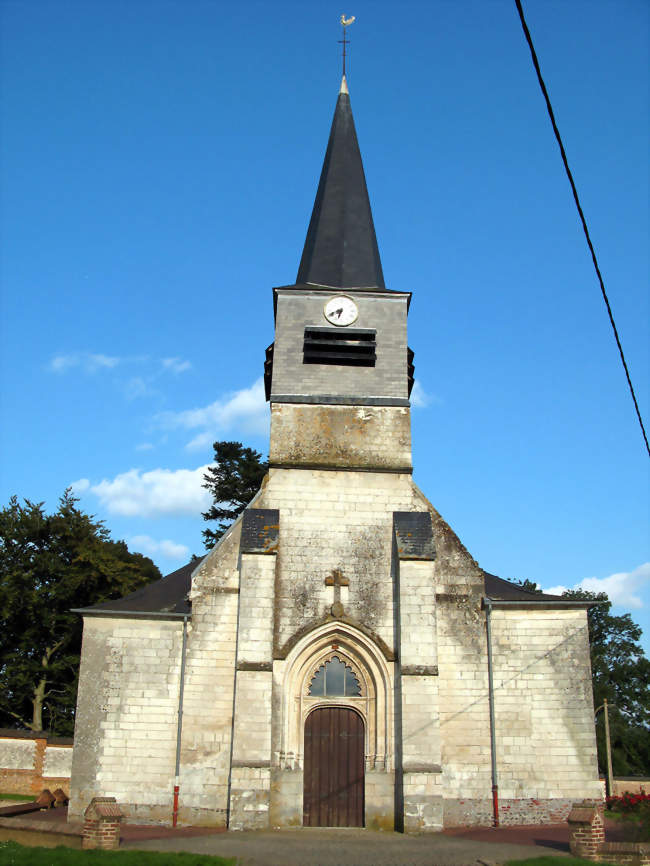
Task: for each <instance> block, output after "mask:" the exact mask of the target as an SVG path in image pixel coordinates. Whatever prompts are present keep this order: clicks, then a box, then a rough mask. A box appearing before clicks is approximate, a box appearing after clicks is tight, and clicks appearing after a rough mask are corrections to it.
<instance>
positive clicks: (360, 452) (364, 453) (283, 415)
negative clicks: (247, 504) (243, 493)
mask: <svg viewBox="0 0 650 866" xmlns="http://www.w3.org/2000/svg"><path fill="white" fill-rule="evenodd" d="M269 460H270V462H271V465H272V466H276V467H286V468H290V467H306V468H307V467H308V468H314V469H316V468H320V467H322V468H336V469H342V468H346V469H348V470H355V469H361V470H373V469H375V470H377V469H378V470H384V471H385V470H391V471H393V472H406V473H408V472H410V470H411V418H410V410H409V409H408V407H402V406H333V405H308V404H292V403H272V404H271V447H270V453H269ZM343 483H345V482H343Z"/></svg>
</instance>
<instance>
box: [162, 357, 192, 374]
mask: <svg viewBox="0 0 650 866" xmlns="http://www.w3.org/2000/svg"><path fill="white" fill-rule="evenodd" d="M161 364H162V366H163V370H171V372H172V373H184V372H185V371H186V370H189V369H190V368H191V366H192V365H191V363H190V362H189V361H183V360H182V359H181V358H163V359H162V361H161Z"/></svg>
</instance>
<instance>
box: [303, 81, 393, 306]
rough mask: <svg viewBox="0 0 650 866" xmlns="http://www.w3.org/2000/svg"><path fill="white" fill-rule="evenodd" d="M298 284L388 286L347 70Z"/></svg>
mask: <svg viewBox="0 0 650 866" xmlns="http://www.w3.org/2000/svg"><path fill="white" fill-rule="evenodd" d="M296 283H297V284H304V283H310V284H312V285H317V286H332V287H334V288H341V289H353V288H364V289H383V288H385V286H384V275H383V272H382V269H381V259H380V258H379V248H378V246H377V238H376V236H375V226H374V223H373V221H372V211H371V209H370V200H369V198H368V190H367V188H366V178H365V174H364V172H363V163H362V162H361V153H360V152H359V144H358V142H357V133H356V130H355V128H354V119H353V117H352V108H351V106H350V96H349V93H348V87H347V82H346V79H345V75H344V76H343V79H342V81H341V89H340V91H339V96H338V100H337V103H336V110H335V111H334V120H333V121H332V129H331V130H330V137H329V141H328V143H327V151H326V153H325V160H324V162H323V170H322V172H321V176H320V183H319V184H318V191H317V193H316V200H315V202H314V209H313V211H312V215H311V220H310V222H309V228H308V230H307V238H306V240H305V248H304V250H303V253H302V259H301V261H300V267H299V269H298V276H297V278H296Z"/></svg>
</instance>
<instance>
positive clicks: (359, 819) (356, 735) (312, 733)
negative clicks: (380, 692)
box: [303, 706, 365, 827]
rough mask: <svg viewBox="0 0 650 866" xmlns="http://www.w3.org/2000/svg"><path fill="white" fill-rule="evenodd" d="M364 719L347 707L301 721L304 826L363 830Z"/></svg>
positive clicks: (318, 712) (323, 709)
mask: <svg viewBox="0 0 650 866" xmlns="http://www.w3.org/2000/svg"><path fill="white" fill-rule="evenodd" d="M364 746H365V727H364V723H363V719H362V718H361V716H360V715H359V714H358V713H356V712H355V711H354V710H351V709H348V708H347V707H340V706H329V707H319V708H317V709H315V710H313V712H311V713H310V714H309V715H308V716H307V719H306V721H305V752H304V754H305V763H304V796H303V825H304V826H305V827H363V826H364V820H363V819H364V770H365V760H364Z"/></svg>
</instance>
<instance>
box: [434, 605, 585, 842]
mask: <svg viewBox="0 0 650 866" xmlns="http://www.w3.org/2000/svg"><path fill="white" fill-rule="evenodd" d="M472 610H473V611H474V616H475V621H472V620H471V617H470V614H471V612H472ZM484 616H485V614H484V613H483V612H481V611H480V610H479V607H478V603H477V602H475V603H474V605H473V606H472V607H470V606H469V605H467V606H466V607H465V608H464V610H463V609H462V607H460V606H459V604H458V602H454V600H453V595H451V594H450V596H449V597H447V598H446V599H445V601H444V602H442V603H440V605H439V608H438V625H439V634H440V635H441V642H440V646H439V653H440V659H441V664H440V671H441V708H442V711H441V729H442V737H443V760H442V763H443V770H444V786H445V826H454V825H464V824H490V823H491V822H492V803H491V784H492V781H491V767H490V727H489V707H488V682H487V656H486V652H485V647H486V636H485V629H484ZM463 623H464V625H465V638H466V639H465V641H462V636H463ZM471 634H473V635H474V639H475V640H476V649H475V651H474V652H472V649H471V645H470V642H469V639H468V638H469V636H470V635H471ZM492 640H493V653H494V690H495V730H496V755H497V772H498V782H499V817H500V821H501V823H503V824H521V823H543V822H545V821H563V820H565V819H566V816H567V814H568V812H569V810H570V807H571V803H572V802H573V801H574V800H575V799H576V798H578V797H580V798H583V797H587V798H593V799H598V798H599V797H600V796H601V794H600V785H599V783H598V777H597V769H596V751H595V749H596V745H595V736H594V727H593V705H592V698H591V675H590V667H589V649H588V643H587V623H586V613H585V611H583V610H569V609H563V610H555V611H553V610H539V609H535V610H531V609H528V610H513V609H508V610H503V609H500V610H494V611H493V614H492ZM462 644H464V645H462ZM443 659H444V660H445V661H444V663H443V661H442V660H443ZM454 667H455V670H454ZM443 694H444V697H443V696H442V695H443Z"/></svg>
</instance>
